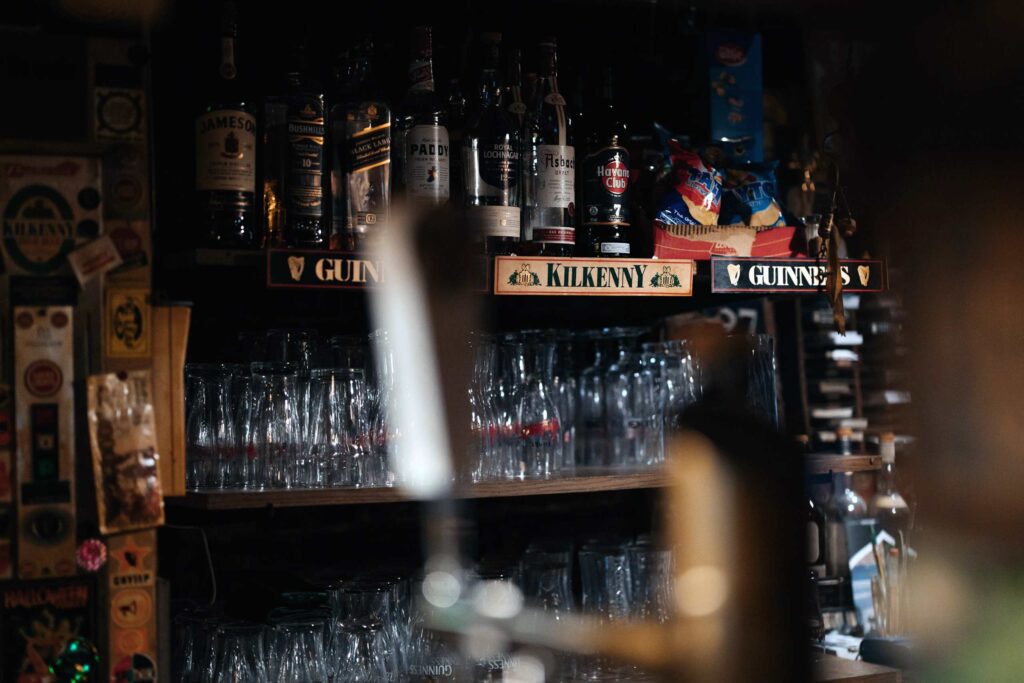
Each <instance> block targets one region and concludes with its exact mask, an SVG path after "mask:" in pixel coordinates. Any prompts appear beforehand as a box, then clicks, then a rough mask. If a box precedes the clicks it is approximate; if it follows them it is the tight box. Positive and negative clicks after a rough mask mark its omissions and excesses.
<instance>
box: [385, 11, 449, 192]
mask: <svg viewBox="0 0 1024 683" xmlns="http://www.w3.org/2000/svg"><path fill="white" fill-rule="evenodd" d="M409 81H410V85H409V90H408V92H407V93H406V96H405V99H404V100H403V101H402V105H401V107H399V115H398V118H397V124H398V128H399V139H400V140H401V146H400V147H399V149H398V159H399V161H400V166H401V173H402V189H403V191H404V193H405V198H406V199H407V200H408V201H409V202H411V203H413V204H417V203H421V204H444V203H446V202H447V201H448V197H449V195H450V194H451V187H450V183H451V177H450V168H449V160H450V155H451V143H450V140H449V139H448V128H447V127H446V125H445V124H446V120H445V119H446V117H445V112H444V107H443V106H442V103H441V101H440V99H439V98H438V97H437V96H436V95H435V93H434V64H433V41H432V38H431V30H430V28H429V27H427V26H419V27H417V28H416V29H414V30H413V50H412V60H411V61H410V63H409Z"/></svg>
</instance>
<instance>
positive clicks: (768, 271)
mask: <svg viewBox="0 0 1024 683" xmlns="http://www.w3.org/2000/svg"><path fill="white" fill-rule="evenodd" d="M839 268H840V273H841V275H842V279H843V291H846V292H851V293H853V292H881V291H884V290H885V263H884V262H882V261H877V260H861V259H843V260H842V261H841V262H840V265H839ZM826 274H827V267H826V264H825V263H821V264H818V263H817V262H816V261H815V260H814V259H806V258H804V259H754V258H728V257H720V256H716V257H712V259H711V291H712V292H720V293H729V292H817V291H819V290H821V288H823V287H824V286H825V276H826Z"/></svg>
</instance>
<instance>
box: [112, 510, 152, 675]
mask: <svg viewBox="0 0 1024 683" xmlns="http://www.w3.org/2000/svg"><path fill="white" fill-rule="evenodd" d="M109 547H110V552H109V557H110V560H109V562H108V563H107V590H108V591H109V593H108V596H109V597H108V600H107V601H106V604H108V605H109V607H110V616H109V622H108V623H109V626H110V629H109V647H110V658H109V662H110V680H111V681H137V682H139V683H142V682H148V683H152V682H153V681H155V680H156V669H157V662H156V651H157V645H158V643H157V637H156V636H157V633H156V630H157V627H156V625H157V620H156V532H155V531H154V530H152V529H151V530H148V531H137V532H132V533H127V534H121V535H118V536H111V537H110V538H109Z"/></svg>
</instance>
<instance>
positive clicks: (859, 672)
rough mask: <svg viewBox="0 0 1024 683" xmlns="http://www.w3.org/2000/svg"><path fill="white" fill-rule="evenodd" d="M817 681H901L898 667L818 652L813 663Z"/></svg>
mask: <svg viewBox="0 0 1024 683" xmlns="http://www.w3.org/2000/svg"><path fill="white" fill-rule="evenodd" d="M812 668H813V672H814V673H813V675H812V677H811V680H813V681H814V682H815V683H827V682H835V683H900V681H901V680H902V677H901V675H900V672H899V670H898V669H890V668H889V667H887V666H878V665H877V664H868V663H867V662H861V661H853V660H849V659H842V658H840V657H836V656H835V655H827V654H820V653H816V654H815V655H814V658H813V663H812Z"/></svg>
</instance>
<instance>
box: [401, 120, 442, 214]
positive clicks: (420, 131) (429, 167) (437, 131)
mask: <svg viewBox="0 0 1024 683" xmlns="http://www.w3.org/2000/svg"><path fill="white" fill-rule="evenodd" d="M450 150H451V145H450V143H449V140H448V129H447V128H445V127H444V126H429V125H427V126H413V127H412V128H410V129H409V131H408V132H407V133H406V134H405V159H406V165H405V189H406V192H407V193H408V195H409V196H410V197H412V198H414V199H421V200H429V201H432V202H434V203H437V204H440V203H443V202H445V201H447V199H448V196H449V192H450V190H449V182H450V181H449V169H448V164H449V158H450Z"/></svg>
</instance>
